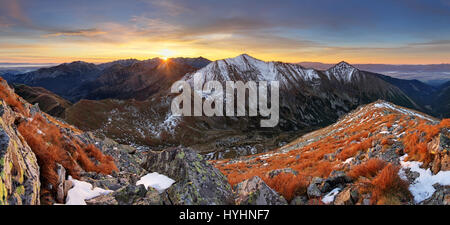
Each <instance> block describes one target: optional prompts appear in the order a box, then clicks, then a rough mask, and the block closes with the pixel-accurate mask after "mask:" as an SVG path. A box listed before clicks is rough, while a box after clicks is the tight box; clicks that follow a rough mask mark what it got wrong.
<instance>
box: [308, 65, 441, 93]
mask: <svg viewBox="0 0 450 225" xmlns="http://www.w3.org/2000/svg"><path fill="white" fill-rule="evenodd" d="M299 64H300V65H302V66H304V67H306V68H314V69H318V70H327V69H329V68H331V67H333V66H334V64H327V63H320V62H300V63H299ZM353 65H354V66H355V67H356V68H358V69H360V70H365V71H370V72H374V73H381V74H385V75H389V76H391V77H395V78H400V79H406V80H414V79H416V80H420V81H422V82H425V83H427V84H429V85H432V86H436V87H437V86H440V85H442V84H443V83H445V82H447V81H449V80H450V64H427V65H392V64H353Z"/></svg>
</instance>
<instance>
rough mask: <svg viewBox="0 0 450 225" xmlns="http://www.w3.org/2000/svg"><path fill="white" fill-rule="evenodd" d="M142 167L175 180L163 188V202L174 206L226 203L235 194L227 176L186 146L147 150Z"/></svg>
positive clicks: (231, 201)
mask: <svg viewBox="0 0 450 225" xmlns="http://www.w3.org/2000/svg"><path fill="white" fill-rule="evenodd" d="M142 167H143V168H144V169H146V170H147V171H151V172H158V173H161V174H164V175H166V176H168V177H170V178H172V179H174V180H175V181H176V182H175V183H174V184H173V185H172V186H171V187H170V188H169V189H167V190H166V192H165V196H164V198H166V199H165V201H164V202H165V203H166V204H174V205H228V204H234V196H233V192H232V189H231V186H230V184H229V183H228V181H227V179H226V177H225V176H224V175H223V174H222V173H221V172H220V171H219V170H218V169H216V168H215V167H214V166H213V165H211V164H210V163H209V162H207V161H206V160H205V159H204V158H203V157H202V156H201V155H199V154H198V153H196V152H195V151H194V150H192V149H189V148H170V149H166V150H164V151H161V152H153V151H150V152H148V155H147V158H146V160H145V162H144V163H143V164H142Z"/></svg>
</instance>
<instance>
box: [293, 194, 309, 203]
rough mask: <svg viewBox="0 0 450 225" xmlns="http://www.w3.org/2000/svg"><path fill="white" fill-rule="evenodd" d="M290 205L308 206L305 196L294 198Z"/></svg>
mask: <svg viewBox="0 0 450 225" xmlns="http://www.w3.org/2000/svg"><path fill="white" fill-rule="evenodd" d="M289 204H290V205H308V197H306V196H295V197H294V198H293V199H292V200H291V203H289Z"/></svg>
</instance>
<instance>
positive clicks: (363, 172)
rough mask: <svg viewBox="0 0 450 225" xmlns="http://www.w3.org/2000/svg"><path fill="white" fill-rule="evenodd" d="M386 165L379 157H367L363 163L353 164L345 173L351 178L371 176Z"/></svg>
mask: <svg viewBox="0 0 450 225" xmlns="http://www.w3.org/2000/svg"><path fill="white" fill-rule="evenodd" d="M385 166H386V162H385V161H383V160H380V159H376V158H373V159H369V160H368V161H366V162H365V163H362V164H359V165H356V166H353V167H352V168H351V170H350V171H349V172H348V173H347V175H348V176H350V177H351V178H353V179H357V178H359V177H366V178H373V177H375V176H376V175H377V174H378V172H379V171H380V170H382V169H383V168H384V167H385Z"/></svg>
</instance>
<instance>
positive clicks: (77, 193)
mask: <svg viewBox="0 0 450 225" xmlns="http://www.w3.org/2000/svg"><path fill="white" fill-rule="evenodd" d="M69 180H70V181H72V183H73V188H71V189H70V190H69V191H68V193H67V197H66V205H86V202H85V200H89V199H92V198H95V197H97V196H100V195H107V194H109V193H112V192H113V191H111V190H105V189H102V188H98V187H96V188H93V187H92V184H90V183H88V182H84V181H79V180H76V179H73V178H72V177H71V176H69Z"/></svg>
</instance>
